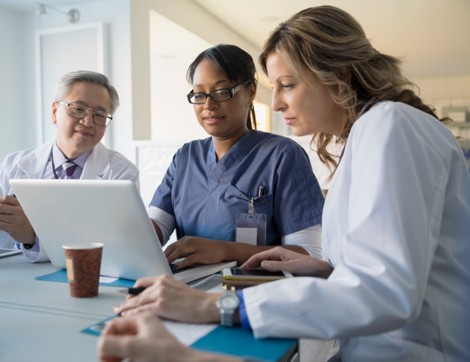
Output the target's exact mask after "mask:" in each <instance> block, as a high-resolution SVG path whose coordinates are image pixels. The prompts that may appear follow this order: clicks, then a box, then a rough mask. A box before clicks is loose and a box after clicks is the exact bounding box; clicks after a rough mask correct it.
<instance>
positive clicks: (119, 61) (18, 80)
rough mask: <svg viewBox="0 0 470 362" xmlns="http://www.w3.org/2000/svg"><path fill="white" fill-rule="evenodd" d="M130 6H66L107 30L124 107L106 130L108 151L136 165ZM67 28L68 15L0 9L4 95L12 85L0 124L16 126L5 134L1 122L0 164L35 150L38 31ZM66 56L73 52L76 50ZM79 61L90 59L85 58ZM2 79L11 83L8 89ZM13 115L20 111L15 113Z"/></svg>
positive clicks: (111, 69)
mask: <svg viewBox="0 0 470 362" xmlns="http://www.w3.org/2000/svg"><path fill="white" fill-rule="evenodd" d="M129 1H130V0H103V1H97V2H94V3H93V4H77V5H74V4H71V5H68V6H69V7H70V8H74V7H75V8H77V9H79V10H80V12H81V19H80V24H85V23H93V22H100V21H102V22H104V23H105V24H106V31H107V36H108V40H109V41H108V43H107V44H105V46H106V49H105V50H106V52H107V54H108V57H107V61H106V66H105V69H107V70H106V71H105V73H106V74H107V75H108V77H109V78H110V80H111V82H112V83H113V84H114V86H115V87H116V88H117V90H118V93H119V96H120V100H121V106H120V107H119V109H118V111H117V112H116V114H115V117H114V120H113V122H112V123H111V125H110V126H109V128H108V130H107V133H110V143H109V145H110V146H111V147H112V148H114V149H116V150H118V151H120V152H121V153H123V154H125V155H126V156H127V157H129V158H131V159H133V157H134V147H133V144H132V92H131V86H130V85H131V79H132V74H131V66H130V61H131V57H130V54H131V52H130V18H129V6H130V5H129ZM68 26H73V25H70V24H69V23H68V22H67V19H66V17H65V15H63V14H60V13H57V12H54V11H49V13H48V15H47V17H45V18H43V17H37V16H36V15H35V13H34V11H33V10H32V11H31V12H29V13H25V14H19V13H15V12H11V11H8V10H5V8H2V7H1V6H0V46H1V49H2V57H1V58H0V72H1V73H0V74H2V76H1V79H2V87H1V89H5V87H4V85H5V84H9V86H8V88H7V89H5V92H7V93H8V94H7V97H3V96H2V97H0V106H1V109H2V118H3V115H5V117H8V118H9V122H11V124H13V126H10V124H9V125H8V126H9V127H10V128H9V129H6V121H3V120H2V126H1V131H0V132H1V133H0V135H1V136H0V137H1V138H0V159H2V158H3V157H4V156H5V154H6V153H8V152H12V151H15V150H19V149H22V148H26V147H35V146H37V136H36V132H37V129H36V123H37V122H38V120H37V115H36V109H37V105H36V99H37V96H38V94H37V89H36V88H37V82H36V76H37V75H36V62H35V59H36V48H35V40H36V31H38V30H47V29H54V28H62V27H68ZM4 49H6V52H4ZM63 51H65V52H73V44H71V45H70V48H68V49H63ZM3 54H5V56H4V55H3ZM75 56H76V57H84V58H86V57H87V54H75ZM70 70H74V69H70ZM3 73H4V74H3ZM4 79H7V80H9V82H7V83H5V82H4V81H3V80H4ZM10 84H11V85H10ZM19 84H20V85H19ZM25 101H27V102H25ZM51 101H52V99H51ZM15 109H18V110H19V111H14V110H15ZM3 110H6V112H4V111H3ZM4 129H6V130H5V133H4ZM7 131H8V133H9V134H10V135H9V136H8V139H6V138H5V137H6V134H7Z"/></svg>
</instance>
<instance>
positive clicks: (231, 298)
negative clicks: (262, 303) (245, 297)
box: [220, 294, 239, 309]
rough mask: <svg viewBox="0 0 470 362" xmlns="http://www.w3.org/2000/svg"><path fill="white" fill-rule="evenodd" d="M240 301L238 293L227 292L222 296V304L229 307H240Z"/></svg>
mask: <svg viewBox="0 0 470 362" xmlns="http://www.w3.org/2000/svg"><path fill="white" fill-rule="evenodd" d="M238 304H239V301H238V297H237V296H236V295H231V294H226V295H224V296H223V297H222V298H220V306H221V307H222V308H224V309H225V308H227V309H235V308H237V307H238Z"/></svg>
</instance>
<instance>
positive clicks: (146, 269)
mask: <svg viewBox="0 0 470 362" xmlns="http://www.w3.org/2000/svg"><path fill="white" fill-rule="evenodd" d="M10 184H11V186H12V189H13V192H14V194H15V195H16V197H17V198H18V200H19V202H20V204H21V205H22V206H23V209H24V211H25V213H26V216H27V217H28V219H29V220H30V222H31V224H32V226H33V228H34V230H35V231H36V235H37V236H38V238H39V240H40V243H41V247H43V248H44V250H45V251H46V252H47V255H48V256H49V258H50V259H51V263H52V264H53V265H55V266H57V267H59V268H65V256H64V250H63V248H62V245H63V244H66V243H71V242H74V243H75V242H76V243H80V242H100V243H103V244H104V247H103V256H102V260H101V275H104V276H110V277H116V278H125V279H132V280H135V279H138V278H141V277H144V276H151V275H161V274H169V275H174V276H175V278H177V279H179V280H181V281H183V282H185V283H189V282H191V281H194V280H196V279H200V278H203V277H205V276H208V275H211V274H214V273H216V272H218V271H220V270H222V269H224V268H227V267H230V266H233V265H234V264H236V262H224V263H218V264H211V265H201V266H195V267H193V268H190V269H187V270H184V271H180V272H177V273H176V272H175V273H173V272H172V270H171V268H170V265H169V264H168V261H167V259H166V257H165V254H164V252H163V250H162V247H161V245H160V242H159V241H158V238H157V234H156V232H155V229H154V227H153V224H152V221H151V220H150V218H149V217H148V215H147V212H146V208H145V205H144V204H143V201H142V198H141V196H140V193H139V190H138V189H137V187H136V185H135V184H134V183H133V182H132V181H129V180H31V179H29V180H28V179H11V180H10Z"/></svg>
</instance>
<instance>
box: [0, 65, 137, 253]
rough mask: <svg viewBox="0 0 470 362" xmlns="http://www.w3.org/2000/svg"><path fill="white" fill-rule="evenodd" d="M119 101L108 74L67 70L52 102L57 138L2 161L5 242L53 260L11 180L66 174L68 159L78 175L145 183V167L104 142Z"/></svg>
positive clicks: (0, 208) (0, 226)
mask: <svg viewBox="0 0 470 362" xmlns="http://www.w3.org/2000/svg"><path fill="white" fill-rule="evenodd" d="M118 105H119V97H118V94H117V91H116V90H115V88H114V87H113V86H112V85H111V84H110V83H109V81H108V79H107V77H106V76H104V75H103V74H100V73H96V72H92V71H76V72H70V73H67V74H65V75H64V76H63V77H62V79H61V80H60V82H59V85H58V89H57V93H56V96H55V99H54V102H52V123H53V124H54V125H55V126H56V139H55V141H54V142H50V143H47V144H44V145H41V146H39V147H37V148H34V149H28V150H22V151H18V152H16V153H12V154H10V155H7V156H6V157H5V158H4V160H3V161H2V163H1V164H0V247H2V248H13V247H15V245H16V246H19V245H20V246H21V249H22V250H23V252H24V255H25V257H26V258H27V259H28V260H29V261H32V262H37V261H48V260H49V258H48V256H47V254H46V252H45V251H44V249H42V248H41V247H40V243H39V240H37V237H36V236H35V235H34V230H33V229H32V226H31V224H30V223H29V221H28V219H27V217H26V215H25V214H24V212H23V210H22V208H21V205H20V204H19V202H18V201H17V200H16V198H15V197H13V196H11V194H13V193H14V190H12V189H11V186H10V183H9V181H10V179H13V178H22V179H52V178H61V175H62V173H63V171H64V169H63V166H62V164H63V163H64V162H67V161H70V160H73V161H74V162H75V164H76V165H77V166H76V167H75V171H74V173H73V175H72V178H77V179H78V178H80V179H125V180H132V181H133V182H135V183H136V184H137V185H139V170H138V169H137V167H136V166H135V165H134V164H133V163H132V162H131V161H129V160H128V159H126V158H125V157H124V156H123V155H121V154H120V153H118V152H116V151H113V150H109V149H107V148H106V147H105V146H104V145H103V144H101V143H100V141H101V139H102V138H103V136H104V134H105V131H106V126H107V125H108V124H109V122H110V121H111V119H112V116H111V115H112V114H113V113H114V111H115V110H116V109H117V107H118Z"/></svg>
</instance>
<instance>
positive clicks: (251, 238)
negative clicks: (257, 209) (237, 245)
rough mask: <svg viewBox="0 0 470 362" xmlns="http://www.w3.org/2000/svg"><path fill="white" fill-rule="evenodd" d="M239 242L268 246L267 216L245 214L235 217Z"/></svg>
mask: <svg viewBox="0 0 470 362" xmlns="http://www.w3.org/2000/svg"><path fill="white" fill-rule="evenodd" d="M235 226H236V237H235V240H236V241H237V242H242V243H247V244H251V245H266V214H257V213H253V214H250V213H243V214H238V215H237V216H236V217H235Z"/></svg>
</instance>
